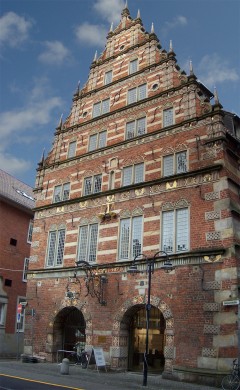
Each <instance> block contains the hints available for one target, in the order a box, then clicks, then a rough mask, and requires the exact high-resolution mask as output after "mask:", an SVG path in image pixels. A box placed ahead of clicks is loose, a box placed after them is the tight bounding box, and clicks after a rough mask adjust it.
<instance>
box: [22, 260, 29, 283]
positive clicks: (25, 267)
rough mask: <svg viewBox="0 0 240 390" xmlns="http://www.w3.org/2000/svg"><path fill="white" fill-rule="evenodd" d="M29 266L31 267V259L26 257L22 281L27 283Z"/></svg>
mask: <svg viewBox="0 0 240 390" xmlns="http://www.w3.org/2000/svg"><path fill="white" fill-rule="evenodd" d="M28 266H29V259H28V258H27V257H26V258H25V259H24V265H23V276H22V281H23V282H27V271H28Z"/></svg>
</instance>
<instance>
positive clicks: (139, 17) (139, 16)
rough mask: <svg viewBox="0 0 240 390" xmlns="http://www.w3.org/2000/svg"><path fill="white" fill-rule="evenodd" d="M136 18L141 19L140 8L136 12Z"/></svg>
mask: <svg viewBox="0 0 240 390" xmlns="http://www.w3.org/2000/svg"><path fill="white" fill-rule="evenodd" d="M137 19H141V15H140V9H139V10H138V12H137Z"/></svg>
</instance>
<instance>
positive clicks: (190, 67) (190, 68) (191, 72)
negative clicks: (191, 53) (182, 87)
mask: <svg viewBox="0 0 240 390" xmlns="http://www.w3.org/2000/svg"><path fill="white" fill-rule="evenodd" d="M189 71H190V75H193V74H194V73H193V65H192V61H191V60H190V61H189Z"/></svg>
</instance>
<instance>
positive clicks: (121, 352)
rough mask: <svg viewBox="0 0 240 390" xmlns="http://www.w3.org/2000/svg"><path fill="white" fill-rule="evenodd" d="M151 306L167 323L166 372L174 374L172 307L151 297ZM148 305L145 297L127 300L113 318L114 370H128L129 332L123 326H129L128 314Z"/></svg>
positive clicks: (140, 296)
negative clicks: (157, 310)
mask: <svg viewBox="0 0 240 390" xmlns="http://www.w3.org/2000/svg"><path fill="white" fill-rule="evenodd" d="M150 302H151V305H152V306H154V307H156V308H157V309H159V310H160V311H161V313H162V314H163V317H164V319H165V322H166V330H165V332H166V343H165V347H164V356H165V368H164V370H165V372H172V367H173V359H174V350H175V344H174V319H173V314H172V311H171V309H170V307H169V306H168V305H167V303H166V302H164V301H163V300H161V299H160V298H159V297H156V296H151V298H150ZM146 303H147V297H146V296H143V295H136V296H134V297H132V298H129V299H127V300H126V301H125V302H124V303H123V304H122V306H120V307H119V309H118V311H117V313H116V314H115V316H114V318H113V329H112V346H111V359H112V362H111V363H112V366H113V367H114V368H127V356H128V334H127V333H128V331H127V330H126V327H125V326H124V325H123V324H124V323H125V324H127V322H128V318H129V319H130V317H129V316H128V317H127V318H126V313H127V311H129V310H130V309H131V308H132V309H133V310H132V311H130V315H131V317H132V314H133V313H134V312H135V311H136V310H138V309H139V307H141V306H142V305H145V304H146Z"/></svg>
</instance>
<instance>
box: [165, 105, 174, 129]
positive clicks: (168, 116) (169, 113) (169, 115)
mask: <svg viewBox="0 0 240 390" xmlns="http://www.w3.org/2000/svg"><path fill="white" fill-rule="evenodd" d="M171 125H173V108H168V109H167V110H163V127H166V126H171Z"/></svg>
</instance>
